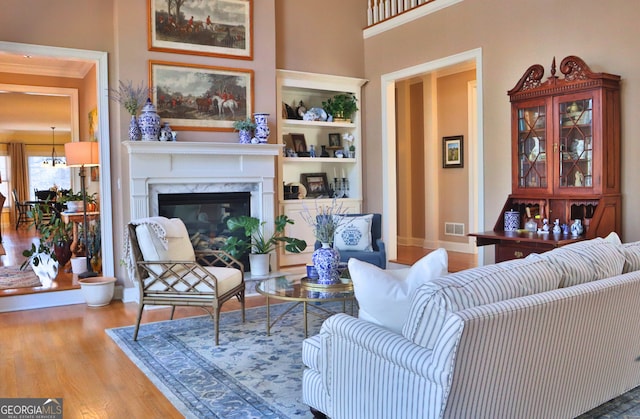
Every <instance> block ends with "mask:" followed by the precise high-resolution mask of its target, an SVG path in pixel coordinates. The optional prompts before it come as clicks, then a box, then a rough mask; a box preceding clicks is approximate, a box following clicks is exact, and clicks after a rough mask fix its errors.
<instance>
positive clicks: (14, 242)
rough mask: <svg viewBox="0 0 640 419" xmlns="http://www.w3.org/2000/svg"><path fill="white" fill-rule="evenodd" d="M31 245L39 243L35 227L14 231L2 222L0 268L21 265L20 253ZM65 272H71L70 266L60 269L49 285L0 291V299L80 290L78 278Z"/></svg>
mask: <svg viewBox="0 0 640 419" xmlns="http://www.w3.org/2000/svg"><path fill="white" fill-rule="evenodd" d="M32 243H34V244H35V245H36V246H37V245H38V243H39V240H38V234H37V232H36V230H35V227H30V228H27V227H26V226H25V225H21V226H20V228H18V229H17V230H16V229H15V226H14V225H9V223H8V222H3V223H2V247H3V248H4V253H5V254H4V255H2V256H0V266H20V265H22V262H24V260H25V259H26V258H25V257H24V256H22V252H23V251H24V250H26V249H29V248H30V247H31V244H32ZM67 270H69V271H70V270H71V265H70V264H67V266H65V267H64V268H63V269H60V271H59V273H58V277H57V278H56V280H55V281H53V282H52V283H51V284H50V285H47V286H41V287H33V288H14V289H10V290H1V289H0V297H2V296H4V295H21V294H33V293H39V292H53V291H62V290H67V289H75V288H80V285H78V278H77V277H76V276H75V275H73V274H71V273H70V272H67Z"/></svg>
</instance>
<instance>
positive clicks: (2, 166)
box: [0, 156, 10, 208]
mask: <svg viewBox="0 0 640 419" xmlns="http://www.w3.org/2000/svg"><path fill="white" fill-rule="evenodd" d="M8 162H9V158H8V157H7V156H0V179H2V181H1V182H0V192H1V193H2V195H4V196H6V197H7V199H6V200H5V201H4V206H5V207H7V208H9V180H10V179H9V171H8V170H7V166H8Z"/></svg>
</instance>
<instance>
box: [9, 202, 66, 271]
mask: <svg viewBox="0 0 640 419" xmlns="http://www.w3.org/2000/svg"><path fill="white" fill-rule="evenodd" d="M48 211H52V210H51V207H49V206H45V205H36V206H34V208H33V209H32V210H31V211H29V213H28V215H29V217H31V218H33V225H35V226H36V227H37V229H38V230H39V231H40V243H39V244H38V247H36V246H35V244H33V243H32V244H31V248H30V249H27V250H25V251H23V252H22V255H23V256H24V257H26V258H27V260H25V261H24V262H23V263H22V266H21V268H22V269H24V268H26V267H27V266H29V264H31V266H32V267H33V269H34V271H35V272H36V274H38V276H39V277H40V276H41V275H44V276H45V277H50V276H51V275H52V277H51V278H50V279H53V278H55V276H56V275H57V272H58V265H60V266H64V265H66V264H67V262H69V259H71V241H72V231H73V230H72V225H71V223H69V224H67V223H65V222H64V221H62V219H61V218H60V217H59V216H58V215H57V214H53V215H52V216H51V219H50V220H49V221H48V222H42V220H44V219H45V218H46V216H47V215H50V214H48ZM54 265H55V268H54Z"/></svg>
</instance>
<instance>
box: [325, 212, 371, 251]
mask: <svg viewBox="0 0 640 419" xmlns="http://www.w3.org/2000/svg"><path fill="white" fill-rule="evenodd" d="M336 218H337V219H338V220H339V223H340V224H339V227H338V228H337V229H336V232H335V234H334V235H333V247H335V248H336V249H338V250H355V251H364V252H373V247H372V246H371V222H372V220H373V214H367V215H362V216H358V217H343V216H339V215H338V216H336Z"/></svg>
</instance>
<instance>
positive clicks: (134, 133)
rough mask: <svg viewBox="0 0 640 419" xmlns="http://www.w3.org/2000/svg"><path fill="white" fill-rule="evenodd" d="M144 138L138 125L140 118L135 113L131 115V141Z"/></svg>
mask: <svg viewBox="0 0 640 419" xmlns="http://www.w3.org/2000/svg"><path fill="white" fill-rule="evenodd" d="M140 138H142V132H141V131H140V126H139V125H138V119H137V118H136V116H135V115H131V122H130V123H129V141H140Z"/></svg>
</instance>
